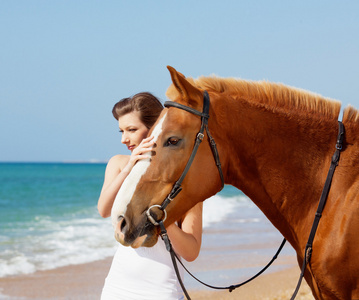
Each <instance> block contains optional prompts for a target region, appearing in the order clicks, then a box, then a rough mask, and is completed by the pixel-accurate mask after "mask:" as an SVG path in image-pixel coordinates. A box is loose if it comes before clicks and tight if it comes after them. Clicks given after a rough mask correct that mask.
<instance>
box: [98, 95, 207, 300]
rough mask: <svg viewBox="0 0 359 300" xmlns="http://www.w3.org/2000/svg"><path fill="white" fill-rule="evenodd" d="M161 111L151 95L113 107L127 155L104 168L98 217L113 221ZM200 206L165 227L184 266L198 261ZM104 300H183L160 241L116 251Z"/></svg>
mask: <svg viewBox="0 0 359 300" xmlns="http://www.w3.org/2000/svg"><path fill="white" fill-rule="evenodd" d="M162 109H163V107H162V104H161V103H160V102H159V100H158V99H157V98H156V97H154V96H153V95H152V94H150V93H139V94H136V95H134V96H133V97H132V98H125V99H122V100H121V101H119V102H118V103H116V104H115V106H114V107H113V110H112V114H113V116H114V117H115V118H116V119H117V120H118V125H119V128H120V132H121V133H122V140H121V142H122V143H123V144H125V145H126V146H127V148H128V149H129V150H130V151H131V155H130V156H128V155H116V156H114V157H112V158H111V159H110V160H109V162H108V164H107V168H106V173H105V180H104V183H103V187H102V191H101V195H100V198H99V200H98V210H99V213H100V215H101V216H102V217H104V218H106V217H109V216H110V215H111V208H112V205H113V202H114V200H115V197H116V195H117V192H118V190H119V189H120V188H121V185H122V183H123V182H124V180H125V178H126V177H127V175H128V174H129V173H130V172H131V170H132V168H133V166H134V165H135V163H136V162H137V161H138V160H141V159H146V158H148V152H150V151H152V147H153V145H154V142H153V137H147V134H148V132H149V130H150V128H151V127H152V126H153V124H154V123H155V121H156V120H157V118H158V116H159V115H160V113H161V111H162ZM202 208H203V207H202V203H200V204H197V205H196V206H195V207H193V208H192V209H191V210H190V211H188V212H187V213H186V215H185V216H184V217H182V219H181V220H178V224H180V226H178V225H177V223H176V224H172V225H169V226H168V227H167V233H168V236H169V238H170V240H171V243H172V246H173V249H174V250H175V252H176V253H177V254H178V255H179V256H181V257H183V258H184V259H185V260H187V261H193V260H195V259H196V258H197V256H198V254H199V251H200V248H201V241H202ZM101 299H102V300H110V299H111V300H112V299H113V300H114V299H116V300H117V299H156V300H157V299H164V300H170V299H183V294H182V290H181V287H180V285H179V283H178V280H177V277H176V274H175V271H174V269H173V266H172V261H171V258H170V254H169V253H168V252H167V250H166V248H165V245H164V242H163V241H162V240H161V239H159V240H158V242H157V244H156V245H155V246H154V247H151V248H143V247H141V248H138V249H133V248H131V247H124V246H122V245H119V247H118V250H117V252H116V254H115V257H114V259H113V262H112V265H111V269H110V272H109V274H108V276H107V278H106V281H105V286H104V288H103V291H102V296H101Z"/></svg>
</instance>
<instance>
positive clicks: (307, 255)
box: [146, 91, 345, 300]
mask: <svg viewBox="0 0 359 300" xmlns="http://www.w3.org/2000/svg"><path fill="white" fill-rule="evenodd" d="M164 106H165V107H175V108H179V109H182V110H185V111H187V112H190V113H192V114H195V115H197V116H200V117H201V120H202V123H201V128H200V131H199V132H198V133H197V137H196V141H195V144H194V147H193V150H192V153H191V155H190V157H189V159H188V162H187V164H186V167H185V169H184V170H183V172H182V175H181V176H180V178H179V179H178V180H177V181H176V183H175V184H174V185H173V188H172V190H171V192H170V193H169V194H168V195H167V197H166V198H165V200H164V201H163V203H162V204H161V205H157V204H156V205H152V206H151V207H149V208H148V210H147V211H146V215H147V217H148V219H149V221H150V222H151V223H152V224H153V225H155V226H160V228H161V234H160V235H161V238H162V239H163V240H164V242H165V244H166V249H167V250H168V251H169V252H170V254H171V259H172V263H173V266H174V268H175V271H176V275H177V278H178V281H179V283H180V285H181V287H182V290H183V292H184V294H185V295H186V297H187V299H189V300H190V299H191V298H190V297H189V295H188V293H187V291H186V288H185V287H184V284H183V282H182V279H181V276H180V274H179V271H178V267H177V262H176V259H177V260H178V261H179V262H180V263H181V265H182V266H183V268H184V269H185V270H186V271H187V272H188V273H189V274H190V275H191V276H192V277H193V278H194V279H196V280H197V281H198V282H200V283H202V284H204V285H205V286H207V287H210V288H214V289H228V290H229V291H230V292H232V291H233V290H234V289H236V288H238V287H240V286H242V285H244V284H246V283H248V282H250V281H252V280H253V279H255V278H256V277H258V276H259V275H260V274H262V273H263V272H264V271H265V270H266V269H267V268H268V267H269V266H270V265H271V264H272V263H273V262H274V260H275V259H276V258H277V257H278V254H279V253H280V251H281V250H282V248H283V247H284V244H285V242H286V239H285V238H284V239H283V241H282V243H281V245H280V246H279V249H278V250H277V252H276V254H275V255H274V256H273V258H272V259H271V261H270V262H269V263H268V264H267V265H266V266H265V267H264V268H263V269H262V270H260V271H259V272H258V273H257V274H256V275H254V276H253V277H251V278H250V279H248V280H246V281H244V282H242V283H240V284H237V285H231V286H228V287H215V286H211V285H208V284H206V283H204V282H202V281H200V280H199V279H197V278H196V277H195V276H193V275H192V274H191V273H190V272H189V271H188V270H187V269H186V267H185V266H184V265H183V263H182V262H181V260H180V259H179V258H178V256H177V255H176V253H175V252H174V251H173V249H172V245H171V242H170V240H169V238H168V235H167V230H166V228H165V226H164V221H165V220H166V217H167V213H166V207H167V205H168V204H169V203H171V202H172V201H173V199H174V198H175V197H176V196H177V195H178V194H179V193H180V192H181V190H182V187H181V185H182V182H183V180H184V178H185V176H186V175H187V173H188V171H189V168H190V167H191V165H192V162H193V160H194V158H195V156H196V153H197V150H198V147H199V145H200V144H201V142H202V141H203V138H204V130H206V132H207V136H208V140H209V143H210V145H211V149H212V153H213V156H214V159H215V162H216V165H217V168H218V171H219V176H220V178H221V182H222V188H221V189H223V187H224V177H223V171H222V167H221V162H220V160H219V155H218V150H217V146H216V143H215V141H214V139H213V137H212V135H211V134H210V132H209V129H208V118H209V106H210V100H209V95H208V93H207V91H204V95H203V111H202V112H199V111H198V110H196V109H193V108H191V107H188V106H185V105H183V104H180V103H177V102H173V101H166V102H165V104H164ZM338 125H339V133H338V137H337V143H336V145H335V148H336V150H335V152H334V155H333V156H332V160H331V165H330V168H329V171H328V175H327V178H326V181H325V184H324V188H323V191H322V194H321V197H320V199H319V204H318V208H317V211H316V213H315V217H314V221H313V225H312V228H311V231H310V234H309V238H308V241H307V244H306V247H305V251H304V259H303V264H302V268H301V274H300V277H299V280H298V283H297V286H296V289H295V291H294V293H293V295H292V297H291V300H294V298H295V297H296V295H297V293H298V291H299V288H300V285H301V283H302V280H303V278H304V273H305V270H306V267H307V265H308V264H309V263H310V260H311V256H312V248H313V241H314V237H315V234H316V231H317V228H318V225H319V221H320V218H321V217H322V212H323V210H324V206H325V203H326V200H327V198H328V193H329V190H330V186H331V182H332V179H333V175H334V171H335V169H336V167H337V165H338V163H339V158H340V152H341V151H342V150H343V140H344V134H345V129H344V125H343V123H342V122H340V121H339V122H338ZM154 207H158V208H159V209H160V210H162V211H163V218H162V220H155V219H154V217H153V216H152V215H151V209H152V208H154Z"/></svg>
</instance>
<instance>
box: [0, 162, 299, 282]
mask: <svg viewBox="0 0 359 300" xmlns="http://www.w3.org/2000/svg"><path fill="white" fill-rule="evenodd" d="M105 168H106V164H105V163H0V278H1V277H8V276H18V275H23V274H31V273H34V272H36V271H39V270H49V269H55V268H58V267H62V266H68V265H75V264H83V263H89V262H93V261H97V260H101V259H104V258H107V257H112V256H113V255H114V253H115V251H116V248H117V247H118V243H117V242H116V241H115V239H114V236H113V229H112V225H111V221H110V218H107V219H103V218H101V217H100V215H99V214H98V211H97V200H98V197H99V194H100V190H101V187H102V183H103V178H104V173H105ZM203 227H204V234H203V244H202V247H203V251H202V250H201V254H200V256H199V258H198V259H197V260H196V261H195V263H194V264H193V265H191V267H192V270H193V271H194V272H195V273H196V274H197V275H199V276H200V277H201V278H202V279H203V280H206V279H208V280H211V278H206V276H207V277H208V276H209V277H210V276H211V274H212V272H213V271H215V270H217V269H220V270H221V272H223V275H220V277H221V278H223V284H226V282H227V280H230V279H231V276H232V275H233V274H232V273H233V272H236V275H235V276H236V277H238V276H239V275H241V274H242V275H243V276H246V275H248V274H250V273H251V272H252V271H253V272H254V271H255V269H256V268H257V265H261V264H265V263H266V260H267V259H268V257H270V256H271V255H272V254H273V255H274V253H275V251H276V248H277V247H278V246H279V244H280V242H281V240H282V237H281V235H280V234H279V232H278V231H277V230H276V229H275V228H274V227H273V226H272V225H271V223H270V222H269V221H268V220H267V219H266V217H265V216H264V215H263V213H262V212H261V211H260V210H259V209H258V208H257V207H256V206H255V205H254V204H253V203H252V202H251V201H250V199H248V197H246V196H245V195H244V194H243V193H242V192H241V191H240V190H238V189H236V188H235V187H232V186H225V188H224V189H223V190H222V191H221V192H219V193H218V194H217V195H215V196H213V197H211V198H210V199H207V200H206V201H205V202H204V215H203ZM285 251H286V252H285V254H284V256H286V255H292V254H293V252H291V250H290V249H289V250H288V249H287V250H285ZM203 266H205V267H203ZM252 269H253V270H252ZM208 271H210V272H208ZM216 282H217V283H218V280H216ZM219 283H221V282H219ZM188 284H189V287H190V288H191V287H192V288H196V284H194V283H191V282H189V283H188Z"/></svg>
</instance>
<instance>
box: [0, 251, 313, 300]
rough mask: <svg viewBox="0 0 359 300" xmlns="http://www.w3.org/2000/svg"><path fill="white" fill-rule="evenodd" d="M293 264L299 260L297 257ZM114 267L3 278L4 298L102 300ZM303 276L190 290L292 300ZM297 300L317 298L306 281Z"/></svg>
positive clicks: (195, 295) (202, 295)
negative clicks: (225, 288) (226, 288)
mask: <svg viewBox="0 0 359 300" xmlns="http://www.w3.org/2000/svg"><path fill="white" fill-rule="evenodd" d="M293 263H294V264H295V260H294V257H293ZM110 264H111V259H105V260H102V261H97V262H93V263H88V264H82V265H74V266H67V267H63V268H58V269H55V270H49V271H39V272H36V273H34V274H30V275H23V276H17V277H8V278H1V279H0V288H1V290H0V291H1V294H0V299H9V300H10V299H11V300H13V299H19V300H20V299H23V300H25V299H38V300H41V299H51V300H64V299H75V300H91V299H94V300H95V299H100V295H101V290H102V286H103V283H104V279H105V277H106V275H107V272H108V269H109V267H110ZM298 276H299V268H298V267H296V266H294V265H293V266H291V267H289V268H285V269H283V270H280V271H277V272H274V273H268V272H266V273H264V274H263V275H261V276H260V277H258V278H257V279H255V280H254V281H253V282H251V283H249V284H247V285H245V286H243V287H241V288H239V289H237V290H235V291H233V292H232V293H229V292H228V291H215V290H211V289H209V288H205V289H202V288H201V290H195V289H189V294H190V296H191V298H192V299H198V300H200V299H207V300H211V299H217V300H218V299H289V298H290V296H291V294H292V293H293V291H294V289H295V286H296V282H297V280H298ZM297 299H314V298H313V297H312V296H311V292H310V290H309V288H308V286H307V285H306V283H305V282H304V283H303V284H302V287H301V290H300V294H299V296H298V297H297Z"/></svg>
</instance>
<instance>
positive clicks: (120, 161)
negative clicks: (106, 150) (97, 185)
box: [107, 154, 130, 172]
mask: <svg viewBox="0 0 359 300" xmlns="http://www.w3.org/2000/svg"><path fill="white" fill-rule="evenodd" d="M129 159H130V156H129V155H121V154H118V155H115V156H113V157H111V158H110V160H109V161H108V163H107V170H112V171H117V172H121V170H122V169H123V168H124V167H125V165H126V164H127V163H128V161H129Z"/></svg>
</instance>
